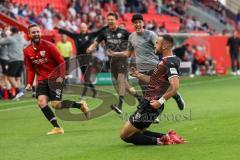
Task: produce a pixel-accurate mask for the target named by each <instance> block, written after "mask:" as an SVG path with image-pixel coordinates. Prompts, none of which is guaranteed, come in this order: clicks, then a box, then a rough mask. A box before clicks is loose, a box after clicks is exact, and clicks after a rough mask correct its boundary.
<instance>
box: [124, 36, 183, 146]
mask: <svg viewBox="0 0 240 160" xmlns="http://www.w3.org/2000/svg"><path fill="white" fill-rule="evenodd" d="M172 47H173V38H172V37H171V36H169V35H164V36H161V37H158V39H157V42H156V44H155V50H156V53H157V54H162V56H163V58H162V61H161V62H160V63H159V64H158V65H157V66H156V67H155V69H154V71H153V74H152V75H151V76H148V75H144V74H142V73H140V72H139V71H138V70H136V69H133V70H132V73H131V75H132V76H134V77H136V78H138V79H140V80H142V81H145V82H146V83H148V88H147V90H146V92H145V93H144V100H143V101H142V102H141V104H139V106H138V108H137V110H136V111H135V112H134V113H133V114H132V115H131V116H130V118H129V120H128V122H126V123H125V125H124V126H123V128H122V131H121V134H120V137H121V139H122V140H124V141H125V142H127V143H133V144H135V145H158V144H159V145H160V144H161V145H162V144H180V143H184V140H183V139H182V137H180V136H178V135H176V132H175V131H170V132H168V133H167V134H163V133H157V132H152V131H149V130H147V128H148V127H149V126H150V125H151V124H152V123H153V121H154V119H155V118H156V117H158V116H159V114H160V113H162V111H163V109H164V103H165V101H167V100H168V99H170V98H171V97H172V96H173V95H175V94H176V92H177V90H178V88H179V66H180V60H179V59H178V58H177V57H176V56H174V55H173V53H172Z"/></svg>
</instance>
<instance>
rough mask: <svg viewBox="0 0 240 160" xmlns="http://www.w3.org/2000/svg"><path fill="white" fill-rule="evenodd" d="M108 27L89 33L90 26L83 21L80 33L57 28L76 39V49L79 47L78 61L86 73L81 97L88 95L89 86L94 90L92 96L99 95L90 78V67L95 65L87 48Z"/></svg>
mask: <svg viewBox="0 0 240 160" xmlns="http://www.w3.org/2000/svg"><path fill="white" fill-rule="evenodd" d="M106 28H107V27H103V28H102V29H100V30H98V31H96V32H90V33H88V32H87V31H88V26H87V25H86V24H85V23H81V25H80V33H72V32H70V31H67V30H65V29H62V28H57V27H56V29H58V32H59V33H60V34H66V35H67V36H68V37H70V38H72V39H73V40H74V43H75V46H76V49H77V57H78V63H79V66H80V69H81V72H82V74H83V75H84V89H83V92H82V93H81V97H83V96H85V95H86V92H87V90H88V88H90V89H91V90H92V92H93V96H92V97H96V96H97V91H96V89H95V86H94V85H93V84H92V82H91V80H90V75H91V71H90V68H91V67H92V66H93V64H95V63H94V58H93V56H92V55H91V54H87V53H86V50H87V48H88V47H89V46H90V45H91V43H92V42H93V41H94V39H95V38H96V37H97V36H98V35H99V34H100V33H101V32H102V31H103V30H105V29H106Z"/></svg>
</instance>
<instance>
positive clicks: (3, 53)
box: [0, 30, 11, 89]
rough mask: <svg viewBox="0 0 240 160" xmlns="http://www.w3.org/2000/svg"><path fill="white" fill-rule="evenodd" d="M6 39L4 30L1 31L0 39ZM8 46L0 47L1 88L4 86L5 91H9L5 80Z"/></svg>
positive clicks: (9, 86) (7, 82)
mask: <svg viewBox="0 0 240 160" xmlns="http://www.w3.org/2000/svg"><path fill="white" fill-rule="evenodd" d="M4 37H7V34H6V30H2V32H1V35H0V39H1V38H4ZM8 61H9V58H8V46H7V45H0V66H1V69H2V76H1V82H2V84H1V85H2V86H4V87H5V88H6V89H10V88H11V85H10V83H9V81H8V79H7V69H8Z"/></svg>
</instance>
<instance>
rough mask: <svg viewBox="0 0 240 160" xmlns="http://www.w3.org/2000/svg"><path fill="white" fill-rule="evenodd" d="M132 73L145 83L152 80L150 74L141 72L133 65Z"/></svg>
mask: <svg viewBox="0 0 240 160" xmlns="http://www.w3.org/2000/svg"><path fill="white" fill-rule="evenodd" d="M130 75H131V76H132V77H136V78H137V79H139V80H141V81H144V82H145V83H149V82H150V76H148V75H145V74H142V73H140V72H139V71H138V70H137V69H136V68H134V67H132V68H131V72H130Z"/></svg>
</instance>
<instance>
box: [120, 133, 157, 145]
mask: <svg viewBox="0 0 240 160" xmlns="http://www.w3.org/2000/svg"><path fill="white" fill-rule="evenodd" d="M124 141H125V142H127V143H133V144H135V145H156V144H157V138H156V137H151V136H146V135H144V134H141V133H135V134H133V135H132V136H130V137H128V138H126V139H124Z"/></svg>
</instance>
